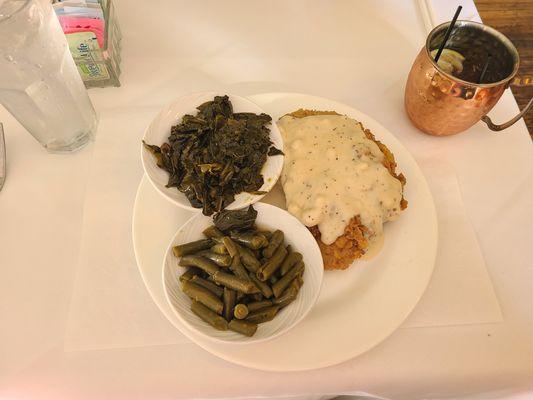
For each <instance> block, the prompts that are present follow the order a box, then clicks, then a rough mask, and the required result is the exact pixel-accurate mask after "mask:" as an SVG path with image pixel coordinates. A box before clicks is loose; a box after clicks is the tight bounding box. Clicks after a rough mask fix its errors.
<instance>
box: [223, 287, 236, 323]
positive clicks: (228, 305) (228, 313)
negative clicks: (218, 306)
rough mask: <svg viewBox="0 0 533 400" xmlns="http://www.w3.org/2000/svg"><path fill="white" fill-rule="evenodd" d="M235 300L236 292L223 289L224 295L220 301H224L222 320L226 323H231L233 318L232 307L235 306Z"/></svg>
mask: <svg viewBox="0 0 533 400" xmlns="http://www.w3.org/2000/svg"><path fill="white" fill-rule="evenodd" d="M236 298H237V292H235V290H231V289H228V288H227V287H225V288H224V294H223V297H222V300H223V301H224V318H226V321H228V322H229V321H231V319H232V318H233V307H234V306H235V299H236Z"/></svg>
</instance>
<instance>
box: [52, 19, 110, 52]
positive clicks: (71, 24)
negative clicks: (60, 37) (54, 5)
mask: <svg viewBox="0 0 533 400" xmlns="http://www.w3.org/2000/svg"><path fill="white" fill-rule="evenodd" d="M57 18H58V19H59V23H60V24H61V28H63V32H64V33H65V34H68V33H75V32H93V33H94V34H95V35H96V39H97V40H98V46H100V48H102V47H104V30H105V26H104V21H102V20H100V19H93V18H81V17H71V16H66V15H59V16H58V17H57Z"/></svg>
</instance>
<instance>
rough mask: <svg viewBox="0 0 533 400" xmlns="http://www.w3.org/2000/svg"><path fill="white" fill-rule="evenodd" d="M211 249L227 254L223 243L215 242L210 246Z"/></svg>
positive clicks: (214, 251)
mask: <svg viewBox="0 0 533 400" xmlns="http://www.w3.org/2000/svg"><path fill="white" fill-rule="evenodd" d="M211 251H212V252H213V253H217V254H228V249H227V248H226V246H224V243H217V244H215V245H214V246H213V247H211Z"/></svg>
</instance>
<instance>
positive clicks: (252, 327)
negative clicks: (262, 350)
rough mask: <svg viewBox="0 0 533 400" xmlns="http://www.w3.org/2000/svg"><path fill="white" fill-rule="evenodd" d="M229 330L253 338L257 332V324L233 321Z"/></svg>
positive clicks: (229, 325)
mask: <svg viewBox="0 0 533 400" xmlns="http://www.w3.org/2000/svg"><path fill="white" fill-rule="evenodd" d="M228 327H229V329H231V330H232V331H234V332H237V333H242V334H243V335H245V336H253V335H254V334H255V332H256V331H257V324H254V323H253V322H249V321H241V320H238V319H232V320H231V321H230V322H229V324H228Z"/></svg>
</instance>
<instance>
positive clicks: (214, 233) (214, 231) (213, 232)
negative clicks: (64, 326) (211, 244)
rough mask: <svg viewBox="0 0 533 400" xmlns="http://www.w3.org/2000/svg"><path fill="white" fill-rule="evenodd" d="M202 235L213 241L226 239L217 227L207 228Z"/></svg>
mask: <svg viewBox="0 0 533 400" xmlns="http://www.w3.org/2000/svg"><path fill="white" fill-rule="evenodd" d="M202 233H203V234H204V235H205V236H207V237H208V238H212V239H214V238H222V237H224V234H223V233H222V232H221V231H220V230H219V229H218V228H217V227H216V226H215V225H211V226H209V227H207V228H205V229H204V231H203V232H202Z"/></svg>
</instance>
